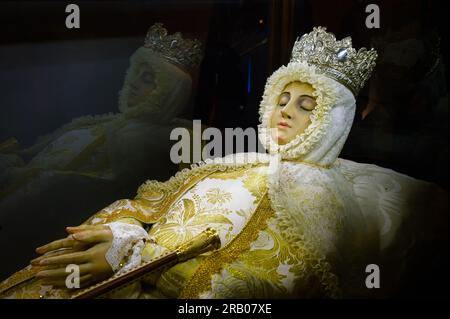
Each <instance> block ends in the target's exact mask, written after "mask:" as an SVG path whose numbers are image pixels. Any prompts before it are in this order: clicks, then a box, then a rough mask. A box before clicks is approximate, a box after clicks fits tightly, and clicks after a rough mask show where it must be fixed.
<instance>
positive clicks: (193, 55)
mask: <svg viewBox="0 0 450 319" xmlns="http://www.w3.org/2000/svg"><path fill="white" fill-rule="evenodd" d="M144 47H146V48H148V49H150V50H152V51H154V52H156V53H158V54H160V55H161V56H163V57H164V58H166V59H168V60H169V61H171V62H174V63H176V64H178V65H180V66H182V67H184V68H186V69H193V68H195V67H197V66H198V65H199V64H200V62H201V60H202V44H201V42H200V41H198V40H197V39H184V38H183V36H182V35H181V33H180V32H176V33H174V34H170V35H169V34H168V32H167V29H165V28H164V27H163V24H162V23H155V24H154V25H152V26H151V27H150V29H149V30H148V32H147V35H146V37H145V40H144Z"/></svg>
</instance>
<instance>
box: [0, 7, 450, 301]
mask: <svg viewBox="0 0 450 319" xmlns="http://www.w3.org/2000/svg"><path fill="white" fill-rule="evenodd" d="M69 3H71V2H64V1H58V2H56V1H54V2H52V1H49V2H35V1H33V2H21V1H12V2H1V3H0V143H1V142H2V141H4V140H7V139H8V138H11V137H15V138H16V139H17V140H18V141H19V143H20V144H21V146H23V147H27V146H31V145H32V144H33V143H34V142H35V141H36V138H37V137H38V136H40V135H42V134H46V133H50V132H52V131H54V130H55V129H57V128H58V127H60V126H61V125H63V124H65V123H67V122H70V120H71V119H73V118H75V117H78V116H82V115H88V114H90V115H94V114H104V113H107V112H114V113H115V112H117V111H118V108H117V98H118V91H119V90H120V88H121V86H122V83H123V80H124V76H125V71H126V69H127V67H128V64H129V62H128V59H129V57H130V56H131V54H132V53H133V52H134V51H135V50H136V49H137V48H138V47H139V46H141V45H142V42H143V39H144V36H145V33H146V31H147V29H148V27H149V26H150V25H152V24H153V23H155V22H162V23H164V25H165V27H166V28H168V30H169V32H171V33H173V32H176V31H180V32H182V33H183V34H184V35H185V36H189V37H197V38H198V39H200V40H201V41H202V42H203V43H204V47H205V49H204V55H205V56H204V59H203V62H202V64H201V68H200V70H199V73H198V77H197V78H196V82H195V86H194V97H193V99H192V101H191V103H190V105H189V106H188V107H187V108H186V110H185V111H184V114H183V116H184V117H185V118H188V119H201V120H202V123H203V124H205V125H208V126H215V127H218V128H221V129H224V128H225V127H243V128H246V127H256V125H257V124H258V108H259V102H260V99H261V95H262V92H263V89H264V84H265V81H266V79H267V77H268V76H269V75H270V74H271V73H272V72H273V71H274V70H275V69H277V68H278V67H279V66H280V65H282V64H286V63H287V62H288V61H289V53H290V50H291V48H292V44H293V42H294V41H295V38H296V37H297V36H301V35H302V34H303V33H305V32H309V31H310V30H311V28H312V27H313V26H318V25H322V26H327V27H328V31H331V32H333V33H335V34H336V36H337V38H342V37H344V36H348V35H350V36H352V39H353V43H354V46H355V47H357V48H359V47H360V46H366V47H370V46H374V47H375V48H376V49H378V50H379V52H380V55H381V56H382V55H383V52H384V50H385V48H386V46H383V45H379V46H377V43H378V42H376V41H375V39H377V38H378V39H382V41H384V42H385V43H399V42H401V41H404V40H408V39H415V40H416V41H417V42H418V43H421V45H422V47H423V48H424V49H423V51H422V52H421V53H420V54H419V55H418V56H417V57H415V60H414V62H413V63H412V64H410V65H409V66H407V67H404V66H401V64H402V63H401V62H402V61H401V60H402V55H401V54H405V57H408V55H409V54H410V53H408V52H409V51H408V46H405V52H400V53H398V52H397V53H398V54H399V55H397V59H398V62H399V64H400V66H398V65H396V64H395V63H394V65H392V64H389V63H383V62H381V63H379V65H378V66H377V70H376V72H375V74H374V77H373V79H372V80H371V82H370V83H368V84H367V85H366V88H365V89H364V90H363V91H362V92H361V93H360V95H359V96H358V100H357V115H356V118H355V123H354V126H353V129H352V131H351V133H350V136H349V139H348V142H347V144H346V146H345V148H344V150H343V152H342V153H341V157H343V158H347V159H351V160H354V161H358V162H366V163H374V164H377V165H380V166H383V167H388V168H392V169H394V170H396V171H398V172H401V173H404V174H407V175H410V176H412V177H415V178H419V179H423V180H426V181H430V182H434V183H436V184H437V185H439V186H440V187H441V188H442V189H444V190H448V137H447V136H448V82H447V79H448V70H447V69H446V68H445V66H446V65H448V26H447V24H448V19H447V10H446V8H445V7H444V5H443V2H440V1H423V0H413V1H403V0H402V1H401V0H395V1H387V0H386V1H357V0H355V1H350V0H346V1H325V0H315V1H307V0H302V1H300V0H291V1H275V0H273V1H269V0H267V1H256V0H253V1H251V0H243V1H212V0H211V1H206V0H205V1H181V0H179V1H171V0H165V1H162V0H161V1H130V2H124V1H120V2H119V1H115V2H112V1H102V2H100V1H98V2H95V1H76V2H74V3H76V4H78V5H79V6H80V9H81V28H80V29H67V28H66V27H65V24H64V21H65V18H66V16H67V13H65V7H66V5H67V4H69ZM369 3H376V4H378V5H379V6H380V11H381V28H380V29H378V30H376V29H370V30H369V29H367V28H366V27H365V24H364V21H365V18H366V16H367V13H366V12H365V7H366V5H367V4H369ZM393 88H394V89H393ZM368 105H371V107H370V108H368V107H367V106H368ZM364 110H366V113H365V116H364V117H363V112H364ZM168 176H170V175H169V174H168ZM168 176H167V177H168ZM147 178H148V179H151V178H152V176H148V177H145V178H143V179H144V180H145V179H147ZM138 186H139V185H135V188H137V187H138ZM93 196H95V194H93ZM114 199H116V198H103V199H102V200H101V201H98V202H96V203H95V205H94V206H92V207H86V209H87V210H86V211H85V212H83V213H81V212H80V215H79V216H78V215H76V213H74V214H75V216H72V217H71V218H72V219H71V220H76V219H79V218H80V219H82V218H81V217H84V216H89V215H91V213H92V211H95V210H96V209H100V208H102V207H104V206H106V205H107V204H109V203H110V202H111V201H112V200H114ZM18 218H20V217H18ZM67 220H70V218H68V219H66V221H67ZM27 222H28V221H27ZM0 225H1V221H0ZM41 226H42V227H48V228H46V232H47V234H48V236H47V237H50V238H51V236H53V237H54V235H56V233H54V232H53V233H52V232H51V231H50V228H51V227H53V226H51V225H45V226H43V225H41ZM0 227H1V226H0ZM58 234H59V233H58ZM0 236H1V228H0ZM17 238H19V237H17ZM1 240H6V239H5V238H1ZM18 240H20V239H18ZM34 240H35V242H39V241H42V238H39V239H36V238H35V239H34ZM28 245H29V242H28ZM31 255H32V250H29V251H26V252H15V253H14V256H17V259H16V260H15V261H14V262H12V261H11V262H8V265H5V259H3V258H2V264H3V265H2V267H1V271H0V278H2V277H5V276H6V275H7V274H9V273H11V271H14V270H16V269H17V265H18V263H23V262H25V261H27V260H29V259H30V256H31ZM447 258H448V257H445V258H444V259H445V260H444V261H442V260H439V261H438V262H439V263H438V264H435V265H433V266H432V267H434V268H433V271H440V270H442V269H443V268H442V267H441V266H442V264H443V263H444V262H445V263H447V264H448V261H447ZM440 267H441V268H440ZM436 269H437V270H436ZM446 278H447V277H446ZM421 280H423V281H424V282H425V283H424V282H421V283H420V284H419V285H418V287H415V288H414V289H413V290H412V291H411V290H408V291H404V292H402V294H403V295H406V296H409V295H412V296H416V295H422V294H423V292H424V289H425V288H424V289H422V288H421V287H422V286H424V285H425V286H426V287H428V286H427V284H429V280H430V279H429V278H428V279H426V278H425V279H421ZM433 280H434V281H436V280H437V279H436V278H434V279H432V281H433ZM445 286H446V285H445ZM428 288H429V287H428ZM428 288H427V289H428ZM432 289H433V291H434V293H433V294H435V295H436V296H440V295H441V294H442V291H443V290H444V289H441V288H439V287H434V286H432ZM445 291H447V286H446V287H445Z"/></svg>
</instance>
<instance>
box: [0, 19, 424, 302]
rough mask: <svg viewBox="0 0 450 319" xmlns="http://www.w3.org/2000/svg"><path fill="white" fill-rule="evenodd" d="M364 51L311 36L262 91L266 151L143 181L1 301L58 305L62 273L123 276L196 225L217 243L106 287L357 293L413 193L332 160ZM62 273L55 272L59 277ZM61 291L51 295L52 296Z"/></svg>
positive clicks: (128, 293)
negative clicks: (70, 269) (211, 231)
mask: <svg viewBox="0 0 450 319" xmlns="http://www.w3.org/2000/svg"><path fill="white" fill-rule="evenodd" d="M375 59H376V52H374V51H373V50H371V51H367V50H365V49H361V50H359V51H356V50H355V49H353V48H352V45H351V39H350V38H345V39H343V40H340V41H337V40H336V39H335V37H334V35H332V34H330V33H327V32H325V29H324V28H315V29H314V30H313V31H312V32H311V33H310V34H307V35H304V36H303V37H302V38H301V39H300V40H299V41H297V42H296V43H295V45H294V49H293V52H292V58H291V61H290V63H289V64H288V65H287V66H282V67H281V68H280V69H278V70H277V71H276V72H275V73H274V74H273V75H272V76H271V77H270V78H269V79H268V81H267V84H266V88H265V92H264V96H263V100H262V102H261V108H260V116H261V122H262V123H261V126H260V129H261V131H260V139H261V141H262V142H263V144H264V145H265V146H266V148H267V150H268V151H269V153H270V154H259V153H241V154H235V155H231V156H227V157H225V158H221V159H216V160H211V161H206V162H205V163H202V164H200V165H194V166H193V167H192V169H190V170H188V169H186V170H183V171H181V172H179V173H177V174H176V175H175V176H174V177H172V178H171V179H169V180H168V181H167V182H165V183H161V182H156V181H148V182H146V183H145V184H143V185H142V186H141V187H140V188H139V189H138V195H137V196H136V197H135V198H134V199H123V200H118V201H116V202H114V203H113V204H111V205H109V206H108V207H106V208H104V209H103V210H101V211H99V212H98V213H96V214H95V215H94V216H92V217H91V218H89V219H88V220H87V222H85V223H84V224H83V225H82V226H79V227H72V228H68V229H67V231H68V232H69V234H70V235H69V236H68V237H67V238H64V239H62V240H58V241H55V242H52V243H50V244H48V245H46V246H43V247H41V248H39V249H38V250H37V251H38V253H40V254H44V255H43V256H42V257H39V258H38V259H36V260H34V261H32V266H29V267H27V268H25V269H24V270H22V271H20V272H17V273H16V274H14V275H13V276H11V277H10V278H8V279H7V280H6V281H4V282H3V283H2V284H1V286H0V291H3V296H4V297H11V298H37V297H41V298H69V297H71V296H73V294H74V293H75V294H76V293H77V290H70V289H65V288H64V285H65V276H66V275H67V274H66V273H65V272H64V270H65V269H64V267H65V265H66V264H77V265H80V276H81V285H82V286H89V285H92V284H93V283H95V282H97V281H100V280H102V279H105V278H108V277H110V276H111V275H112V274H113V273H115V276H120V275H122V274H123V275H124V276H125V275H127V274H130V273H132V272H133V269H134V268H133V267H137V266H139V265H140V264H142V263H145V262H147V261H149V260H151V259H153V258H155V257H157V256H160V255H164V254H165V253H167V252H170V251H173V250H175V249H177V247H179V245H182V244H183V243H185V242H186V241H188V240H190V239H191V238H193V237H194V236H196V235H198V234H199V233H201V232H202V231H204V230H205V229H206V228H208V227H213V228H215V229H216V230H217V232H218V234H219V237H220V242H221V247H220V249H218V250H215V251H213V252H208V253H203V254H200V255H198V256H196V257H194V258H191V259H189V260H187V261H184V262H180V263H177V264H175V265H170V267H168V268H163V270H159V271H156V272H154V273H150V274H148V275H147V276H145V277H142V279H141V280H139V281H135V282H133V283H132V284H131V285H127V286H125V288H123V289H119V290H115V291H112V292H111V293H110V295H109V297H129V298H137V297H139V298H165V297H172V298H173V297H179V298H197V297H201V298H228V297H238V298H239V297H244V298H248V297H250V298H258V297H259V298H260V297H263V298H272V297H339V296H363V295H364V293H367V292H368V291H369V290H368V289H367V288H366V286H365V276H366V275H367V274H366V272H365V269H366V266H367V264H371V263H377V262H379V261H380V259H379V258H380V257H379V255H380V254H381V253H382V252H383V251H384V250H385V248H386V247H390V246H391V245H390V243H391V242H392V238H391V237H392V233H393V232H394V233H395V231H396V229H397V228H398V225H399V219H401V218H403V216H407V215H408V214H410V213H411V209H412V207H414V206H410V205H414V204H415V203H409V202H407V201H406V200H407V199H408V195H410V194H411V193H412V192H415V190H417V189H420V188H421V187H425V184H424V183H423V184H422V182H420V181H417V180H414V179H412V178H409V177H407V176H404V175H400V174H397V173H395V172H393V171H391V170H387V169H384V168H381V167H377V166H374V165H367V164H358V163H355V162H351V161H347V160H342V159H338V158H337V157H338V155H339V152H340V151H341V149H342V147H343V145H344V143H345V140H346V138H347V135H348V133H349V131H350V128H351V125H352V121H353V116H354V112H355V95H356V94H357V92H358V91H359V89H360V88H361V87H362V86H363V85H364V83H365V82H366V80H367V79H368V78H369V77H370V74H371V72H372V69H373V68H374V65H375ZM61 267H62V268H61ZM59 286H62V288H57V287H59Z"/></svg>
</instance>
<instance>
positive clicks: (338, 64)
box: [290, 27, 378, 96]
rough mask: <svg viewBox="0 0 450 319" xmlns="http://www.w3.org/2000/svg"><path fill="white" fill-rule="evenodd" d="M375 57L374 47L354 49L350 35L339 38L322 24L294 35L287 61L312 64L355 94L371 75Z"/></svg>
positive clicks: (376, 55)
mask: <svg viewBox="0 0 450 319" xmlns="http://www.w3.org/2000/svg"><path fill="white" fill-rule="evenodd" d="M377 57H378V54H377V52H376V51H375V50H374V49H370V50H367V49H366V48H361V49H359V50H358V51H357V50H356V49H354V48H353V47H352V39H351V38H350V37H346V38H344V39H342V40H339V41H338V40H336V37H335V35H334V34H333V33H329V32H326V28H325V27H315V28H314V29H313V31H312V32H310V33H307V34H304V35H303V36H302V37H301V38H300V39H298V38H297V40H296V41H295V44H294V48H293V49H292V55H291V60H290V62H306V63H308V64H309V65H314V66H315V67H316V69H317V71H318V72H319V73H322V74H324V75H326V76H328V77H330V78H332V79H334V80H336V81H338V82H339V83H341V84H343V85H345V86H346V87H347V88H348V89H350V91H352V93H353V95H354V96H357V95H358V93H359V91H360V90H361V88H362V87H364V84H365V83H366V82H367V80H368V79H369V78H370V76H371V74H372V71H373V69H374V68H375V64H376V59H377Z"/></svg>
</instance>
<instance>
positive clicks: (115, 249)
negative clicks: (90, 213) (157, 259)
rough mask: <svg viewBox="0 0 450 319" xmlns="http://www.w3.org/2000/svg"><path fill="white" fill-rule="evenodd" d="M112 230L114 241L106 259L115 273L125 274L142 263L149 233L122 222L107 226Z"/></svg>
mask: <svg viewBox="0 0 450 319" xmlns="http://www.w3.org/2000/svg"><path fill="white" fill-rule="evenodd" d="M106 225H108V226H109V228H110V229H111V232H112V234H113V241H112V244H111V247H110V248H109V249H108V251H107V252H106V255H105V258H106V261H107V262H108V264H109V265H110V266H111V268H112V270H113V271H114V273H122V272H125V271H127V270H129V269H131V268H133V267H135V266H137V265H139V264H140V263H141V252H142V250H143V249H144V246H145V241H146V240H147V239H148V234H147V232H146V231H145V230H144V229H143V228H142V227H140V226H136V225H131V224H127V223H122V222H113V223H109V224H106Z"/></svg>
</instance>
